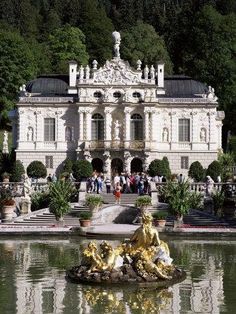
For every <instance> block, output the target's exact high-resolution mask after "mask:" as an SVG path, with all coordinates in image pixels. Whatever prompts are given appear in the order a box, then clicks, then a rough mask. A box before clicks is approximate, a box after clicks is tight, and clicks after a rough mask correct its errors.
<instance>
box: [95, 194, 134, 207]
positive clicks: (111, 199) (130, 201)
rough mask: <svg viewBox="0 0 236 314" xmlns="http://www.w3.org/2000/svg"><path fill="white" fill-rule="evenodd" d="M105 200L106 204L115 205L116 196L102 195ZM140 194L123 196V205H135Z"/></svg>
mask: <svg viewBox="0 0 236 314" xmlns="http://www.w3.org/2000/svg"><path fill="white" fill-rule="evenodd" d="M100 195H101V196H102V198H103V202H104V204H112V205H114V204H115V196H114V195H113V193H108V194H107V193H102V194H100ZM137 197H138V194H121V202H120V203H121V205H134V204H135V201H136V199H137Z"/></svg>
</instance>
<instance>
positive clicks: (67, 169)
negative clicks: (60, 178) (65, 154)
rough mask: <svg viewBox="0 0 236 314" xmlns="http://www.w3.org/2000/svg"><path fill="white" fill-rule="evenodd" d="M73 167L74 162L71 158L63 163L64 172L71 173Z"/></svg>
mask: <svg viewBox="0 0 236 314" xmlns="http://www.w3.org/2000/svg"><path fill="white" fill-rule="evenodd" d="M72 167H73V161H72V160H71V159H70V158H66V159H65V161H64V163H63V172H67V173H71V172H72Z"/></svg>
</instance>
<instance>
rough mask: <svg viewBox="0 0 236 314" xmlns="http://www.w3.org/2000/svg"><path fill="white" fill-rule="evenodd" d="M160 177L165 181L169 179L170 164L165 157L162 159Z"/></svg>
mask: <svg viewBox="0 0 236 314" xmlns="http://www.w3.org/2000/svg"><path fill="white" fill-rule="evenodd" d="M162 171H163V172H162V176H165V177H166V178H167V179H170V177H171V171H170V164H169V160H168V158H167V157H166V156H165V157H163V158H162Z"/></svg>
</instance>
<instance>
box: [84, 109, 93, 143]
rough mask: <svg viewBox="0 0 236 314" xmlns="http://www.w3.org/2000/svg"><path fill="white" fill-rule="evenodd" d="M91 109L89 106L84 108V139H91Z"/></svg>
mask: <svg viewBox="0 0 236 314" xmlns="http://www.w3.org/2000/svg"><path fill="white" fill-rule="evenodd" d="M91 112H92V110H91V108H86V110H85V119H86V140H87V141H91V137H92V132H91V131H92V128H91V123H92V119H91V118H92V113H91Z"/></svg>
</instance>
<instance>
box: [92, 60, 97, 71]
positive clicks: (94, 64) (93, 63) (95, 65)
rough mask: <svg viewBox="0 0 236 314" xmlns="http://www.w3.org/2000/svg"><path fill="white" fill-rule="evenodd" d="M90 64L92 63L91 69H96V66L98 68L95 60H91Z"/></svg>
mask: <svg viewBox="0 0 236 314" xmlns="http://www.w3.org/2000/svg"><path fill="white" fill-rule="evenodd" d="M92 65H93V70H97V68H98V62H97V60H93V62H92Z"/></svg>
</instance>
